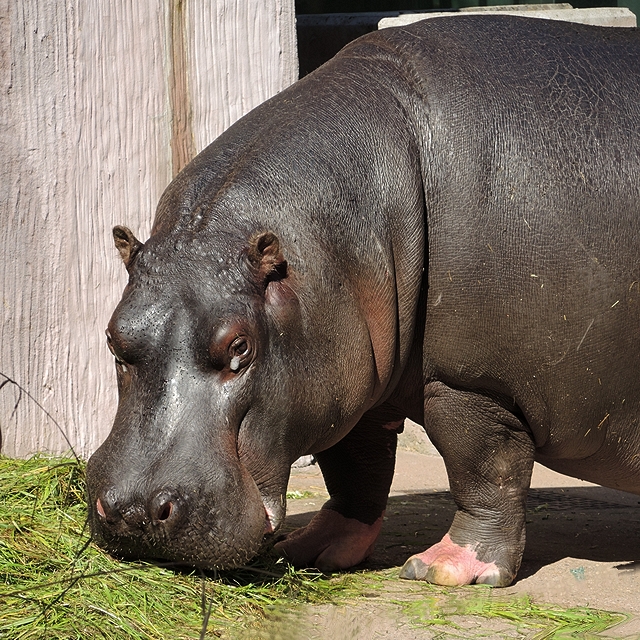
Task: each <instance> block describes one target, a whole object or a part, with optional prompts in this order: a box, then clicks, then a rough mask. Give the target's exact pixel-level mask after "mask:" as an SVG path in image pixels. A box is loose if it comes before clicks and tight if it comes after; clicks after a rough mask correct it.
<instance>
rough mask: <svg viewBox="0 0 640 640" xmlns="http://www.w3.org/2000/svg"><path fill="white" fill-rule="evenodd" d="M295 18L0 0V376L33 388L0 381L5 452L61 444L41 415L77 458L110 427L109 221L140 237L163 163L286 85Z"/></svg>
mask: <svg viewBox="0 0 640 640" xmlns="http://www.w3.org/2000/svg"><path fill="white" fill-rule="evenodd" d="M294 24H295V20H294V13H293V0H267V1H266V2H262V1H261V0H219V1H218V2H215V3H211V2H207V1H205V0H162V1H160V0H158V1H157V2H155V3H139V2H134V1H133V0H112V1H111V2H108V3H107V2H101V1H100V0H66V1H62V2H61V1H59V0H21V1H20V2H13V1H12V0H0V42H2V47H0V49H1V51H2V53H0V87H1V89H2V93H1V95H0V145H1V146H2V149H3V153H2V154H1V155H0V223H1V224H0V260H1V265H2V269H1V270H0V286H1V287H2V315H0V373H1V374H3V375H2V376H0V385H2V383H3V381H5V380H7V377H8V378H9V379H11V380H13V381H15V382H17V383H19V384H20V385H22V387H23V388H24V389H25V390H26V391H28V392H29V393H30V394H31V396H32V398H33V400H32V399H30V398H29V397H27V396H26V395H25V393H24V392H21V391H20V390H19V389H18V387H16V386H15V385H14V384H13V383H7V384H5V385H4V386H3V387H2V388H0V434H1V437H2V441H1V444H0V446H1V450H2V453H3V454H6V455H18V456H24V455H27V454H29V453H31V452H34V451H37V450H40V451H42V450H46V451H53V452H60V451H65V450H67V449H68V444H67V442H66V441H65V438H64V437H63V436H62V435H61V434H60V432H59V431H58V430H57V428H56V427H55V425H54V424H53V422H52V420H56V421H57V422H58V423H59V425H60V427H61V428H62V429H64V431H65V433H66V436H67V437H68V438H69V441H70V442H71V443H72V444H73V446H74V447H75V449H76V451H77V452H78V453H79V454H81V455H84V456H86V455H88V454H89V453H90V452H91V451H93V450H94V449H95V448H96V446H97V445H98V444H99V443H100V442H101V441H102V440H103V439H104V437H106V435H107V433H108V430H109V428H110V426H111V422H112V419H113V415H114V412H115V405H116V389H115V379H114V373H113V367H112V361H111V356H110V355H109V353H108V351H107V349H106V347H105V346H104V334H103V331H104V327H105V326H106V323H107V321H108V318H109V316H110V315H111V312H112V310H113V308H114V307H115V305H116V304H117V301H118V299H119V297H120V294H121V291H122V288H123V287H124V284H125V282H126V273H125V270H124V268H123V267H122V265H121V264H120V260H119V257H118V255H117V252H116V250H115V249H114V248H113V241H112V238H111V228H112V226H113V225H114V224H126V225H127V226H130V227H131V228H132V229H133V230H134V232H135V233H136V234H137V235H138V236H139V237H140V238H141V239H144V238H146V237H147V235H148V233H149V229H150V225H151V222H152V219H153V210H154V208H155V205H156V203H157V201H158V198H159V196H160V194H161V192H162V190H163V189H164V187H165V186H166V185H167V184H168V182H169V181H170V179H171V177H172V175H173V173H174V170H175V169H177V167H178V166H181V165H182V164H183V163H184V162H185V161H186V160H187V159H188V158H189V157H190V156H191V155H193V154H194V153H195V151H197V150H200V149H201V148H203V147H204V146H206V144H208V143H209V142H211V141H212V140H213V138H214V137H216V136H217V135H218V134H219V133H221V132H222V131H223V130H224V128H226V127H227V126H228V125H229V124H231V123H232V122H233V121H235V120H236V119H237V118H238V117H240V116H241V115H243V114H244V113H245V112H246V111H248V110H249V109H250V108H252V107H253V106H255V105H256V104H258V103H259V102H261V101H262V100H264V99H266V98H267V97H269V96H270V95H273V94H274V93H276V92H277V91H279V90H281V89H282V88H284V87H285V86H287V85H288V84H290V83H291V82H292V81H293V80H295V76H296V73H297V66H296V60H297V58H296V51H295V40H294V36H293V33H294ZM203 38H204V39H203ZM3 376H4V377H3ZM36 402H37V403H39V404H40V405H41V406H42V407H44V408H45V409H46V411H47V412H48V414H49V415H47V414H46V413H45V412H44V411H43V410H42V409H41V408H40V407H39V406H38V405H37V404H36Z"/></svg>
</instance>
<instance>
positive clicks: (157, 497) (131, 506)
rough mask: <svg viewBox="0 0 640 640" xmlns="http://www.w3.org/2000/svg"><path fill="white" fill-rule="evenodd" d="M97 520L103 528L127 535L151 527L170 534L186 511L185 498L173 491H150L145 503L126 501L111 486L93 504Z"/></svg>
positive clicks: (122, 495) (142, 501)
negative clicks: (119, 531)
mask: <svg viewBox="0 0 640 640" xmlns="http://www.w3.org/2000/svg"><path fill="white" fill-rule="evenodd" d="M95 508H96V513H97V517H98V519H99V520H100V522H101V523H102V526H104V527H110V528H113V529H119V530H121V532H122V534H127V533H129V535H130V534H131V533H132V532H134V531H136V530H140V531H143V530H144V529H147V528H152V527H163V528H164V529H165V531H167V532H168V531H170V529H171V528H172V527H177V526H179V524H180V522H181V520H183V519H184V517H185V514H186V512H187V510H188V506H187V504H186V500H185V498H184V497H183V496H182V494H181V493H180V492H178V491H176V490H174V489H161V490H160V491H157V492H152V495H151V498H150V499H149V500H147V501H144V500H140V499H127V498H126V497H125V495H124V493H120V492H118V490H117V489H116V488H115V487H110V488H108V489H106V490H105V491H102V492H101V493H100V494H99V495H98V496H97V498H96V503H95Z"/></svg>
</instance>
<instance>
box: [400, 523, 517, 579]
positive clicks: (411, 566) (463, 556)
mask: <svg viewBox="0 0 640 640" xmlns="http://www.w3.org/2000/svg"><path fill="white" fill-rule="evenodd" d="M400 577H401V578H405V579H407V580H425V581H426V582H431V583H433V584H441V585H445V586H449V587H456V586H460V585H465V584H474V583H475V584H490V585H492V586H495V587H506V586H507V585H509V584H511V581H512V580H513V577H514V576H513V575H511V574H508V573H507V571H506V570H504V569H501V568H500V567H498V565H496V564H495V563H494V562H482V561H480V560H478V557H477V554H476V552H475V550H474V548H473V547H472V546H471V545H468V546H465V547H461V546H459V545H457V544H456V543H455V542H453V540H451V538H450V537H449V534H447V535H445V536H444V538H442V540H441V541H440V542H438V544H434V545H433V546H432V547H430V548H429V549H427V550H426V551H424V552H423V553H418V554H416V555H415V556H411V557H410V558H409V559H408V560H407V561H406V562H405V564H404V566H403V567H402V569H401V570H400Z"/></svg>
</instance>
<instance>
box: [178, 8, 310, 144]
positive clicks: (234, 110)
mask: <svg viewBox="0 0 640 640" xmlns="http://www.w3.org/2000/svg"><path fill="white" fill-rule="evenodd" d="M187 24H188V29H189V31H190V37H189V38H188V40H187V46H188V49H187V61H188V65H189V69H188V73H189V76H188V84H189V90H190V99H191V108H192V112H191V117H192V124H191V129H192V131H193V136H194V140H195V149H196V151H198V152H199V151H202V149H204V148H205V147H206V146H207V145H208V144H209V143H210V142H212V141H213V140H214V139H215V138H217V137H218V136H219V135H220V134H221V133H222V132H223V131H224V130H225V129H227V128H228V127H229V126H230V125H231V124H233V123H234V122H235V121H236V120H238V119H239V118H240V117H241V116H243V115H244V114H245V113H247V112H248V111H250V110H251V109H253V108H254V107H256V106H257V105H258V104H260V103H261V102H264V101H265V100H266V99H267V98H270V97H271V96H273V95H275V94H276V93H278V92H279V91H282V89H284V88H285V87H288V86H289V85H290V84H292V83H293V82H295V81H296V80H297V79H298V56H297V50H296V36H295V10H294V2H293V0H245V1H244V2H243V1H241V0H219V1H218V2H208V1H207V0H189V2H188V4H187Z"/></svg>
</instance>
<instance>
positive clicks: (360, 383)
mask: <svg viewBox="0 0 640 640" xmlns="http://www.w3.org/2000/svg"><path fill="white" fill-rule="evenodd" d="M639 59H640V35H639V34H638V32H637V31H636V30H632V29H613V28H596V27H588V26H584V25H576V24H569V23H563V22H552V21H546V20H535V19H525V18H516V17H509V16H456V17H451V18H438V19H433V20H426V21H424V22H421V23H416V24H414V25H411V26H408V27H403V28H399V29H388V30H384V31H380V32H376V33H373V34H370V35H368V36H365V37H363V38H361V39H359V40H357V41H355V42H353V43H352V44H350V45H348V46H347V47H345V49H343V50H342V51H341V52H340V53H339V54H338V55H337V56H336V57H335V58H334V59H333V60H332V61H330V62H329V63H327V64H326V65H324V66H323V67H321V68H320V69H318V70H317V71H316V72H314V73H312V74H310V75H308V76H306V77H305V78H304V79H303V80H301V81H299V82H297V83H296V84H294V85H293V86H291V87H290V88H288V89H287V90H285V91H283V92H282V93H280V94H279V95H278V96H276V97H274V98H272V99H271V100H269V101H267V102H266V103H264V104H263V105H261V106H260V107H258V108H257V109H255V110H254V111H252V112H251V113H249V114H248V115H247V116H245V117H244V118H242V119H241V120H240V121H239V122H237V123H236V124H235V125H233V126H232V127H231V128H230V129H229V130H227V131H226V132H225V133H224V134H223V135H222V136H220V138H218V139H217V140H216V141H215V142H214V143H213V144H211V145H210V146H209V147H208V148H207V149H205V150H204V151H203V152H202V153H201V154H200V155H198V156H197V157H196V158H195V159H194V160H193V161H192V162H191V163H190V164H189V165H188V166H187V167H186V168H185V169H184V170H183V171H182V172H181V173H180V174H179V175H178V176H177V177H176V178H175V180H174V181H173V182H172V183H171V184H170V185H169V187H168V188H167V190H166V191H165V193H164V194H163V196H162V198H161V200H160V203H159V204H158V208H157V212H156V217H155V222H154V225H153V229H152V232H151V236H150V238H149V239H148V240H147V241H146V242H144V243H142V242H141V241H139V240H138V239H137V238H136V237H135V235H134V234H133V233H132V232H131V231H130V230H129V229H127V228H126V227H116V228H115V229H114V239H115V243H116V247H117V249H118V251H119V253H120V255H121V257H122V259H123V261H124V264H125V266H126V268H127V270H128V272H129V282H128V284H127V287H126V289H125V291H124V293H123V297H122V300H121V301H120V303H119V304H118V306H117V308H116V309H115V311H114V314H113V316H112V318H111V320H110V322H109V326H108V330H107V338H108V344H109V348H110V349H111V351H112V353H113V354H114V357H115V362H116V371H117V378H118V391H119V405H118V410H117V413H116V416H115V420H114V425H113V429H112V431H111V434H110V435H109V437H108V438H107V439H106V441H105V442H104V443H103V444H102V446H101V447H100V448H99V449H98V451H96V453H95V454H94V455H93V456H92V458H91V460H90V461H89V465H88V470H87V482H88V495H89V518H90V523H91V528H92V532H93V536H94V538H95V540H96V541H97V542H98V543H99V544H100V545H102V546H103V547H104V548H105V549H107V550H109V551H110V552H111V553H113V554H116V555H119V556H124V557H152V558H163V559H167V560H172V561H175V562H178V563H186V564H189V565H194V566H198V567H203V568H221V567H222V568H224V567H235V566H239V565H241V564H243V563H245V562H247V561H248V560H250V559H251V558H252V557H253V556H255V555H256V554H257V553H259V552H260V549H261V548H262V545H263V544H265V543H267V542H269V540H270V539H272V536H273V535H274V534H275V533H276V532H277V530H278V528H279V526H280V524H281V523H282V520H283V518H284V514H285V506H286V488H287V482H288V478H289V472H290V466H291V464H292V463H293V462H294V461H295V460H296V459H297V458H299V457H300V456H301V455H309V454H314V455H315V457H316V458H317V460H318V463H319V465H320V467H321V469H322V473H323V476H324V479H325V482H326V485H327V489H328V491H329V494H330V499H329V501H328V502H327V503H326V504H325V505H324V507H323V508H322V510H321V511H320V512H319V513H318V514H316V515H315V517H314V518H313V520H312V521H311V523H310V524H309V525H308V526H307V527H305V528H304V529H300V530H298V531H296V532H294V533H292V534H290V535H289V536H287V537H286V538H285V539H282V540H280V541H279V542H277V544H276V548H277V549H278V551H279V552H280V553H281V554H282V555H284V556H285V557H287V558H288V559H289V560H290V561H291V562H293V563H294V564H296V565H301V566H315V567H319V568H321V569H323V570H326V571H331V570H335V569H344V568H348V567H351V566H353V565H356V564H358V563H359V562H361V561H362V560H363V559H364V558H366V557H367V556H368V555H370V554H371V552H372V550H373V548H374V544H375V541H376V539H377V537H378V534H379V532H380V528H381V526H382V522H383V516H384V512H385V508H386V503H387V497H388V493H389V487H390V485H391V479H392V477H393V471H394V464H395V451H396V440H397V433H398V430H399V429H400V428H401V426H402V424H403V421H404V419H405V418H406V417H409V418H411V419H412V420H414V421H416V422H419V423H420V424H422V425H424V428H425V430H426V432H427V433H428V435H429V437H430V438H431V440H432V441H433V443H434V444H435V446H436V447H437V448H438V450H439V451H440V453H441V454H442V456H443V458H444V461H445V464H446V467H447V472H448V475H449V479H450V485H451V493H452V495H453V497H454V499H455V501H456V504H457V506H458V511H457V513H456V515H455V517H454V520H453V523H452V524H451V527H450V529H449V531H448V533H447V534H446V535H445V536H444V538H443V539H442V541H441V542H439V543H438V544H436V545H434V546H433V547H431V548H429V549H427V550H426V551H425V552H423V553H421V554H418V555H416V556H413V557H412V558H410V559H409V560H408V561H407V563H406V564H405V566H404V567H403V569H402V571H401V576H402V577H404V578H409V579H425V580H429V581H431V582H436V583H440V584H450V585H458V584H468V583H474V582H477V583H487V584H492V585H507V584H509V583H510V582H511V581H512V580H513V579H514V577H515V575H516V572H517V570H518V568H519V565H520V562H521V558H522V553H523V549H524V541H525V501H526V495H527V491H528V488H529V484H530V479H531V471H532V467H533V463H534V460H539V461H540V462H542V463H543V464H546V465H547V466H549V467H551V468H554V469H556V470H558V471H561V472H564V473H569V474H572V475H575V476H577V477H581V478H584V479H588V480H591V481H595V482H598V483H601V484H605V485H607V486H611V487H615V488H619V489H623V490H626V491H631V492H635V493H639V494H640V428H639V426H638V416H639V409H640V407H639V406H638V405H639V403H640V378H639V377H638V375H637V371H638V363H639V362H640V340H638V328H639V327H640V273H639V267H638V264H639V257H640V210H639V208H640V204H639V203H640V127H639V126H638V123H639V122H640V67H639V66H638V60H639Z"/></svg>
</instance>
